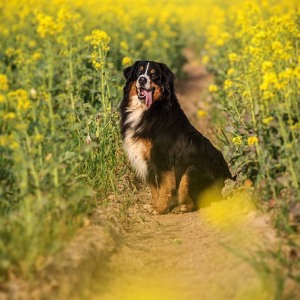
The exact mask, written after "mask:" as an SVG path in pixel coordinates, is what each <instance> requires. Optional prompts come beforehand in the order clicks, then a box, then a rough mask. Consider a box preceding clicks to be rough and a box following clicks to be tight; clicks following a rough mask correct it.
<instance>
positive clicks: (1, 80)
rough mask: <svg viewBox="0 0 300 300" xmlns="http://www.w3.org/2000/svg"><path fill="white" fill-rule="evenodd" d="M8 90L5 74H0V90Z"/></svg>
mask: <svg viewBox="0 0 300 300" xmlns="http://www.w3.org/2000/svg"><path fill="white" fill-rule="evenodd" d="M7 90H8V80H7V77H6V75H4V74H0V91H7Z"/></svg>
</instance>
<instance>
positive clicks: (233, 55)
mask: <svg viewBox="0 0 300 300" xmlns="http://www.w3.org/2000/svg"><path fill="white" fill-rule="evenodd" d="M228 58H229V60H230V61H231V62H236V61H238V60H239V57H238V55H237V54H236V53H229V54H228Z"/></svg>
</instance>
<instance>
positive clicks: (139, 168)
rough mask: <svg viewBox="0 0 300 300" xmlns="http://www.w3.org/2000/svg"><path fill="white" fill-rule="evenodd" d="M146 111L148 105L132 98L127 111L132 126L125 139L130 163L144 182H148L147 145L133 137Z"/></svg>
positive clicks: (128, 122)
mask: <svg viewBox="0 0 300 300" xmlns="http://www.w3.org/2000/svg"><path fill="white" fill-rule="evenodd" d="M145 110H146V105H145V104H144V103H142V102H141V101H140V100H139V99H138V97H137V96H134V97H132V102H131V106H130V107H129V108H128V109H127V111H128V112H129V114H128V117H127V120H126V123H127V124H130V125H129V126H130V127H129V128H128V129H127V131H126V134H125V138H124V149H125V151H126V153H127V156H128V158H129V161H130V163H131V165H132V167H133V168H134V170H135V172H136V175H137V176H138V177H139V178H140V179H141V180H143V181H146V179H147V175H148V165H147V161H146V159H145V153H146V151H147V149H146V146H145V144H144V143H143V142H141V141H139V140H137V139H135V138H133V135H134V132H135V131H136V126H137V125H138V124H139V122H140V121H141V118H142V115H143V113H144V111H145Z"/></svg>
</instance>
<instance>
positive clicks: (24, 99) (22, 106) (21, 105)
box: [7, 89, 31, 112]
mask: <svg viewBox="0 0 300 300" xmlns="http://www.w3.org/2000/svg"><path fill="white" fill-rule="evenodd" d="M7 96H8V97H9V98H10V99H12V100H13V101H15V102H16V103H17V110H18V112H22V111H26V110H28V109H29V108H30V107H31V103H30V100H29V97H28V93H27V91H25V90H23V89H19V90H16V91H12V92H10V93H8V95H7Z"/></svg>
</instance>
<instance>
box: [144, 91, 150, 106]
mask: <svg viewBox="0 0 300 300" xmlns="http://www.w3.org/2000/svg"><path fill="white" fill-rule="evenodd" d="M145 94H146V105H147V107H148V108H149V107H150V106H151V104H152V91H145Z"/></svg>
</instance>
